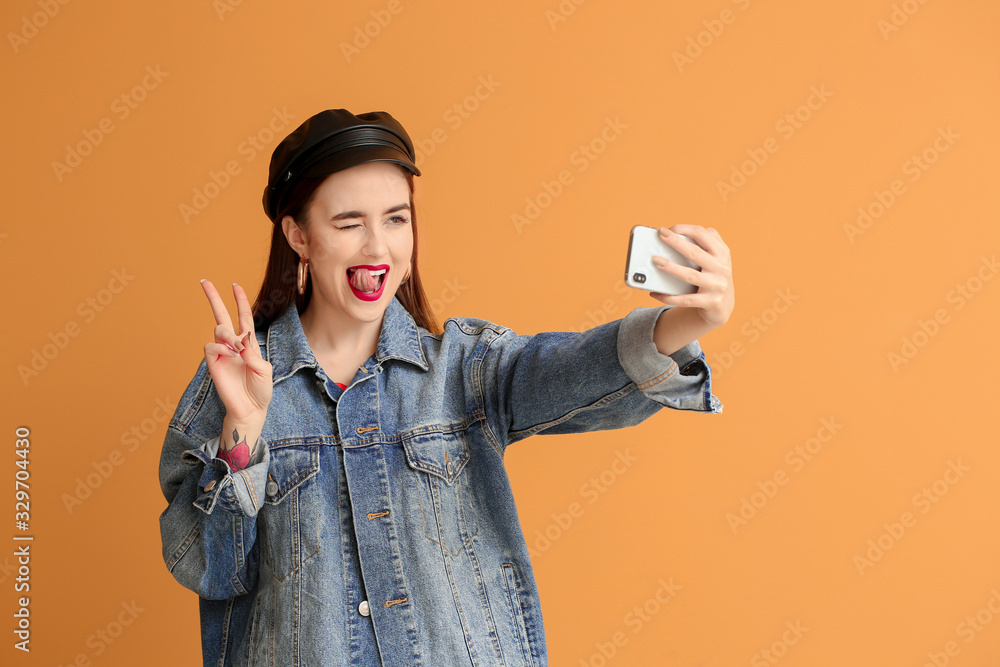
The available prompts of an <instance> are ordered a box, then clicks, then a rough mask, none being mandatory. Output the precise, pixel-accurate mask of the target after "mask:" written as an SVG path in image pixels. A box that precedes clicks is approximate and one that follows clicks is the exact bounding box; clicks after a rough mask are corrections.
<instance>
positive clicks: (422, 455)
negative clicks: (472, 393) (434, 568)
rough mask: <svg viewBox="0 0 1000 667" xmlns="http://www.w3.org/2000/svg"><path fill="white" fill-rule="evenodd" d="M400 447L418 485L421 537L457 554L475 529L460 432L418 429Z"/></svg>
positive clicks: (467, 454) (465, 449) (466, 451)
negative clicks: (422, 535) (423, 431)
mask: <svg viewBox="0 0 1000 667" xmlns="http://www.w3.org/2000/svg"><path fill="white" fill-rule="evenodd" d="M403 450H404V452H405V453H406V462H407V464H409V466H410V468H411V469H412V470H413V477H414V479H415V481H416V485H417V487H418V492H419V495H418V502H419V505H420V514H421V517H422V518H423V528H424V537H426V538H427V539H428V540H430V541H432V542H436V543H438V544H440V545H441V546H442V547H443V548H444V549H446V550H447V551H448V553H450V554H451V555H453V556H457V555H458V554H459V553H460V552H461V551H462V549H463V548H465V545H466V544H468V543H469V540H471V539H472V537H473V536H474V535H475V534H476V532H477V531H478V530H479V525H478V522H477V521H476V512H475V508H474V504H473V502H472V493H471V489H470V488H469V484H470V481H471V476H470V474H469V473H468V472H467V471H466V464H467V463H468V462H469V458H470V450H469V446H468V444H467V443H466V440H465V437H464V435H463V434H462V433H461V432H452V433H440V432H435V433H420V434H417V435H413V436H409V437H407V438H404V440H403Z"/></svg>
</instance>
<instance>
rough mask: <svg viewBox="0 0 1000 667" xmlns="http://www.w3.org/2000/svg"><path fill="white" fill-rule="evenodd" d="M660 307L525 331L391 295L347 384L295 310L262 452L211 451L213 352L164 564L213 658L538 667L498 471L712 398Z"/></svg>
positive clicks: (510, 506)
mask: <svg viewBox="0 0 1000 667" xmlns="http://www.w3.org/2000/svg"><path fill="white" fill-rule="evenodd" d="M666 308H667V307H666V306H660V307H655V308H637V309H635V310H633V311H632V312H630V313H629V314H628V315H627V316H625V317H624V318H622V319H620V320H616V321H613V322H608V323H605V324H602V325H600V326H597V327H594V328H592V329H590V330H588V331H586V332H582V333H576V332H545V333H539V334H535V335H518V334H515V333H514V332H513V331H512V330H510V329H509V328H506V327H503V326H499V325H496V324H493V323H491V322H488V321H485V320H481V319H475V318H460V317H453V318H450V319H448V320H447V321H446V322H445V324H444V333H442V334H432V333H430V332H429V331H427V330H426V329H423V328H421V327H418V326H417V325H416V323H415V322H414V320H413V318H412V317H411V316H410V314H409V313H408V312H407V311H406V309H405V308H404V307H403V306H402V304H401V303H400V302H399V301H398V300H397V299H396V298H393V299H392V301H391V302H390V303H389V305H388V307H387V308H386V311H385V314H384V316H383V320H382V330H381V334H380V336H379V339H378V346H377V350H376V352H375V354H374V355H372V356H371V357H369V358H368V360H367V361H365V363H364V365H363V366H361V367H360V368H359V369H358V371H357V373H356V374H355V376H354V378H353V379H352V380H351V382H350V383H349V384H348V385H347V388H346V389H344V390H343V391H341V390H340V388H339V387H337V385H336V384H335V383H334V382H333V381H332V380H330V379H329V378H328V377H327V376H326V374H325V373H324V371H323V368H322V367H321V366H320V365H319V364H318V363H317V361H316V358H315V356H314V355H313V352H312V350H311V349H310V348H309V345H308V342H307V341H306V338H305V335H304V334H303V331H302V325H301V323H300V320H299V314H298V312H297V310H296V308H295V305H294V304H292V305H290V306H289V307H288V309H287V310H286V311H285V312H284V313H283V314H282V315H281V316H280V317H279V319H277V320H275V321H274V322H273V323H272V324H271V326H270V327H269V328H268V330H267V331H258V332H257V342H258V343H259V345H260V348H261V353H262V354H263V356H264V358H265V359H267V360H268V361H269V362H270V363H271V365H272V369H273V379H274V390H273V395H272V399H271V403H270V406H269V408H268V412H267V419H266V422H265V424H264V428H263V433H262V434H261V436H260V439H259V440H258V442H257V448H256V451H255V453H254V456H253V457H252V458H251V460H250V463H249V464H248V465H247V467H246V468H245V469H243V470H239V471H235V472H234V471H232V470H231V468H230V467H229V464H228V463H226V462H225V461H223V460H221V459H218V458H216V456H215V454H216V452H217V451H218V447H219V437H220V434H221V430H222V420H223V417H224V416H225V406H224V405H223V404H222V402H221V401H220V399H219V396H218V394H217V392H216V389H215V386H214V384H213V382H212V379H211V376H210V375H209V373H208V370H207V366H206V363H205V361H204V360H202V361H201V364H200V366H199V367H198V370H197V373H196V374H195V376H194V379H193V380H192V381H191V383H190V385H188V387H187V389H186V391H185V392H184V395H183V397H182V398H181V400H180V403H179V404H178V406H177V410H176V412H175V414H174V416H173V418H172V419H171V421H170V423H169V425H168V428H167V435H166V439H165V442H164V444H163V452H162V455H161V459H160V466H159V477H160V484H161V488H162V491H163V494H164V496H165V497H166V500H167V503H168V506H167V508H166V509H165V510H164V511H163V513H162V514H161V515H160V530H161V536H162V541H163V559H164V561H165V562H166V565H167V568H168V569H169V570H170V572H171V573H172V574H173V576H174V577H175V578H176V579H177V581H179V582H180V583H181V584H182V585H184V586H185V587H187V588H189V589H191V590H192V591H194V592H196V593H197V594H198V595H199V604H200V613H201V634H202V652H203V656H204V664H205V665H217V666H219V667H227V666H229V665H250V666H254V665H280V666H282V667H293V666H299V665H315V666H320V665H322V666H324V667H325V666H334V665H338V666H339V665H387V666H392V667H397V666H404V665H435V666H436V665H447V666H449V667H455V666H459V665H477V666H479V667H485V666H486V665H503V666H506V667H513V666H515V665H518V666H520V665H536V666H541V665H546V664H547V663H548V657H547V650H546V644H545V632H544V628H543V623H542V611H541V605H540V602H539V595H538V588H537V586H536V583H535V578H534V574H533V572H532V568H531V562H530V561H529V558H528V549H527V544H526V542H525V538H524V535H523V533H522V531H521V525H520V523H519V521H518V515H517V509H516V507H515V504H514V497H513V495H512V493H511V486H510V482H509V480H508V478H507V474H506V470H505V468H504V452H505V451H506V449H507V447H508V446H509V445H511V444H512V443H515V442H517V441H519V440H523V439H524V438H527V437H528V436H530V435H534V434H536V433H540V434H548V433H575V432H580V431H595V430H602V429H617V428H624V427H627V426H633V425H635V424H639V423H640V422H642V421H644V420H645V419H647V418H648V417H650V416H652V415H653V414H654V413H656V412H657V411H658V410H659V409H660V408H662V407H663V406H667V407H670V408H673V409H679V410H695V411H701V412H708V413H718V412H721V411H722V404H721V403H720V402H719V399H718V398H717V397H715V396H714V395H713V394H712V392H711V383H710V374H711V371H710V369H709V367H708V365H707V364H706V363H705V356H704V354H703V353H702V350H701V347H700V345H699V343H698V341H693V342H692V343H690V344H688V345H686V346H685V347H683V348H681V349H680V350H678V351H677V352H675V353H674V354H671V355H669V356H666V355H662V354H660V353H659V352H658V351H657V349H656V346H655V345H654V343H653V326H654V324H655V323H656V319H657V317H658V316H659V314H660V313H662V312H663V311H664V310H666Z"/></svg>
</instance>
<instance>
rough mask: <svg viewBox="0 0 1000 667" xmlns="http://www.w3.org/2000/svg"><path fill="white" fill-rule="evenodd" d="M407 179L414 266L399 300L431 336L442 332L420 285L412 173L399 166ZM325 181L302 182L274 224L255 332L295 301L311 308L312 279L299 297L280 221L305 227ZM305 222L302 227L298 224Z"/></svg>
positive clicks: (293, 257)
mask: <svg viewBox="0 0 1000 667" xmlns="http://www.w3.org/2000/svg"><path fill="white" fill-rule="evenodd" d="M400 170H401V171H402V172H403V175H404V176H406V185H407V186H408V187H409V189H410V224H411V225H412V226H413V264H412V268H411V270H410V277H409V279H407V280H406V282H404V283H403V284H402V285H400V287H399V289H398V290H397V291H396V297H397V298H398V299H399V302H400V303H401V304H403V307H404V308H406V310H407V312H409V313H410V315H411V316H413V320H414V321H415V322H416V323H417V326H421V327H423V328H424V329H427V330H428V331H430V332H431V333H435V334H439V333H441V328H440V327H439V326H438V323H437V320H436V319H435V318H434V313H433V311H432V310H431V308H430V304H429V303H428V301H427V296H426V294H425V293H424V286H423V284H422V283H421V282H420V268H419V267H420V263H419V262H418V261H417V211H416V209H415V208H414V206H413V173H411V172H410V171H409V170H407V169H405V168H404V167H402V166H400ZM325 180H326V176H314V177H308V178H302V179H300V180H299V181H298V182H297V183H296V184H295V186H293V188H292V190H291V192H290V193H289V201H288V205H287V206H286V207H285V210H283V211H280V212H279V213H278V215H277V216H276V217H275V222H274V223H273V226H274V230H273V232H272V233H271V254H270V256H269V257H268V259H267V269H265V271H264V280H263V282H262V283H261V286H260V292H258V293H257V299H256V301H254V304H253V325H254V329H255V330H256V331H265V330H266V329H267V328H268V327H269V326H271V323H272V322H274V320H276V319H278V316H279V315H281V313H283V312H285V309H286V308H287V307H288V306H289V305H290V304H291V303H292V302H295V306H296V308H297V309H298V312H299V313H302V312H303V311H304V310H305V309H306V306H308V305H309V299H310V297H311V296H312V279H311V278H309V279H307V280H306V288H305V294H299V292H298V288H297V281H298V269H299V255H298V253H297V252H295V251H294V250H292V247H291V246H290V245H288V239H286V238H285V233H284V231H283V230H282V228H281V220H282V218H284V217H285V216H286V215H290V216H292V218H293V219H294V220H295V221H296V224H298V225H299V226H300V227H304V226H305V224H304V223H305V221H306V220H307V216H306V212H307V211H308V210H309V206H310V205H311V204H312V200H313V198H314V196H315V194H316V190H317V188H319V186H320V184H322V183H323V181H325ZM299 221H302V222H303V224H299Z"/></svg>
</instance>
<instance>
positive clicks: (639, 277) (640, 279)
mask: <svg viewBox="0 0 1000 667" xmlns="http://www.w3.org/2000/svg"><path fill="white" fill-rule="evenodd" d="M632 280H634V281H635V282H637V283H640V284H641V283H644V282H646V274H645V273H633V274H632Z"/></svg>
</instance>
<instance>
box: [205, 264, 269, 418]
mask: <svg viewBox="0 0 1000 667" xmlns="http://www.w3.org/2000/svg"><path fill="white" fill-rule="evenodd" d="M201 286H202V288H203V289H204V290H205V295H206V296H207V297H208V302H209V304H211V306H212V313H213V314H214V315H215V324H216V326H215V342H214V343H206V344H205V361H206V363H207V364H208V372H209V373H210V374H211V375H212V380H213V381H214V382H215V388H216V390H217V391H218V392H219V398H221V399H222V402H223V404H224V405H225V406H226V416H227V417H229V418H231V419H233V420H235V421H236V422H239V423H249V422H256V423H263V421H264V417H265V416H266V414H267V406H268V405H269V404H270V402H271V391H272V375H271V364H270V363H269V362H267V361H265V360H264V358H263V357H262V356H261V354H260V346H259V345H257V336H256V334H255V333H254V329H253V312H252V310H251V308H250V302H249V301H248V300H247V295H246V292H244V291H243V288H242V287H240V286H239V285H237V284H236V283H233V294H234V295H235V296H236V308H237V310H238V312H239V320H240V332H239V333H236V332H235V331H234V330H233V321H232V320H231V319H230V318H229V311H228V310H227V309H226V306H225V304H224V303H222V297H220V296H219V292H218V291H217V290H216V289H215V286H214V285H212V283H211V281H208V280H202V282H201Z"/></svg>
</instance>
